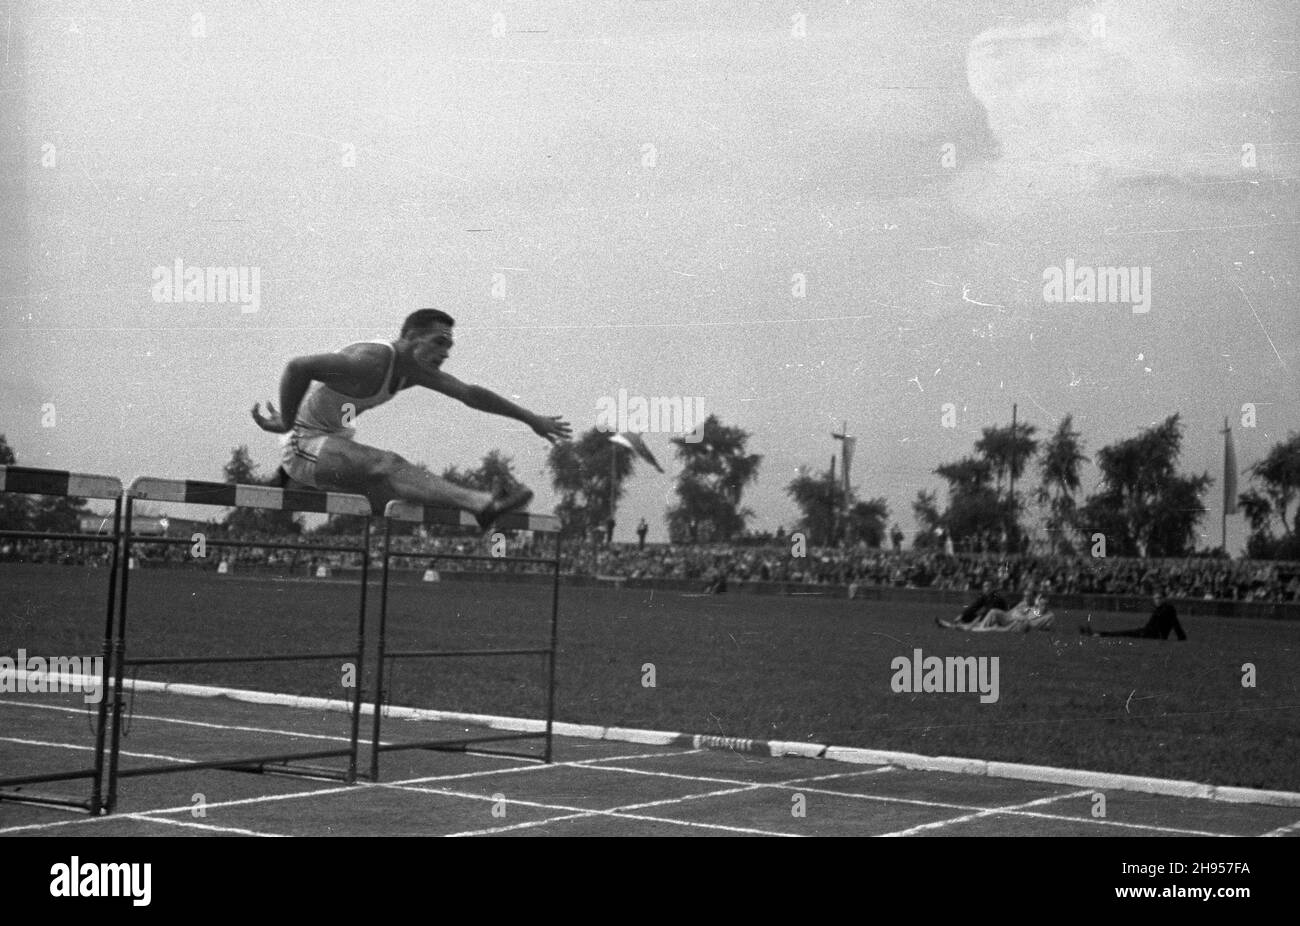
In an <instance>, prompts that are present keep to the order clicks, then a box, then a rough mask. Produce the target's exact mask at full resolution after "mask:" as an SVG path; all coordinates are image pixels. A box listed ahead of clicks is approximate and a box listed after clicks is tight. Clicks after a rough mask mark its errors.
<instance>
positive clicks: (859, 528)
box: [846, 498, 889, 550]
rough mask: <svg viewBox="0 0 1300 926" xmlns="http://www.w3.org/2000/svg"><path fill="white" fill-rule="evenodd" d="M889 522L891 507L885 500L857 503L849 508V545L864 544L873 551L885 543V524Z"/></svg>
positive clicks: (878, 499) (875, 499)
mask: <svg viewBox="0 0 1300 926" xmlns="http://www.w3.org/2000/svg"><path fill="white" fill-rule="evenodd" d="M888 520H889V505H888V504H886V502H885V500H884V499H883V498H873V499H869V500H867V501H856V502H854V503H853V504H852V505H850V506H849V524H848V532H847V533H848V536H847V538H846V539H847V540H848V542H849V543H859V542H864V543H866V545H867V546H868V547H870V548H871V549H873V550H878V549H880V547H881V545H882V544H883V543H884V542H885V523H886V522H887V521H888Z"/></svg>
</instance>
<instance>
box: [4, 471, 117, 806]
mask: <svg viewBox="0 0 1300 926" xmlns="http://www.w3.org/2000/svg"><path fill="white" fill-rule="evenodd" d="M0 493H14V494H19V495H53V496H73V497H77V498H96V499H111V500H112V502H113V531H112V533H109V534H63V533H57V532H49V531H46V532H41V531H8V530H0V539H10V540H70V541H75V542H77V543H108V544H112V548H113V551H112V554H111V560H110V564H109V570H108V605H107V608H106V614H105V617H104V642H103V648H102V659H101V661H100V667H101V668H100V677H99V706H98V715H99V716H98V721H97V723H96V724H95V750H94V751H95V756H94V764H93V765H92V766H91V767H90V768H82V769H72V770H66V771H57V772H45V773H38V774H33V775H16V776H10V777H6V778H0V801H12V802H16V803H24V804H42V805H47V806H54V807H62V808H65V809H69V810H85V811H87V812H88V813H91V814H94V815H98V814H99V813H100V811H101V809H102V808H103V807H104V799H103V798H104V730H105V727H106V723H105V721H106V718H107V711H108V679H109V673H110V667H111V666H112V663H113V616H114V613H113V608H114V603H115V601H116V600H117V594H116V593H117V570H118V558H119V554H120V550H121V544H120V540H121V536H122V534H121V527H122V483H121V482H120V481H118V480H117V479H114V478H112V477H110V476H89V475H85V474H83V473H69V472H64V471H61V470H50V469H34V468H32V467H29V466H0ZM83 778H89V779H90V782H91V785H90V797H89V798H88V799H85V800H81V799H77V798H72V797H62V796H57V795H52V794H44V793H36V792H26V791H10V790H7V789H9V788H21V787H23V786H26V785H32V784H46V783H48V782H54V781H75V780H78V779H83Z"/></svg>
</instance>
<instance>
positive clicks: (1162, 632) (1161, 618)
mask: <svg viewBox="0 0 1300 926" xmlns="http://www.w3.org/2000/svg"><path fill="white" fill-rule="evenodd" d="M1151 603H1152V604H1153V605H1155V608H1154V609H1152V611H1151V617H1150V618H1149V619H1148V620H1147V623H1146V626H1145V627H1137V628H1135V629H1133V630H1097V631H1094V630H1093V629H1092V615H1091V614H1090V615H1088V622H1087V623H1086V624H1083V625H1082V626H1080V627H1079V633H1081V634H1083V635H1084V636H1093V635H1094V634H1095V635H1096V636H1099V637H1137V638H1139V639H1144V640H1167V639H1169V634H1171V633H1172V634H1175V635H1176V636H1177V637H1178V639H1179V640H1186V639H1187V633H1186V632H1185V631H1184V630H1183V625H1182V624H1180V623H1178V612H1177V611H1176V610H1174V606H1173V605H1172V604H1170V603H1169V600H1168V598H1166V597H1165V590H1164V589H1162V588H1157V589H1156V590H1155V592H1154V593H1153V594H1152V595H1151Z"/></svg>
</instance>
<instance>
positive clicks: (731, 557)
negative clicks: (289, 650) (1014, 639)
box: [0, 534, 1300, 602]
mask: <svg viewBox="0 0 1300 926" xmlns="http://www.w3.org/2000/svg"><path fill="white" fill-rule="evenodd" d="M506 537H507V539H506V540H505V547H504V549H501V548H498V549H499V550H500V551H501V552H503V553H504V554H505V555H508V556H523V557H529V556H532V557H538V558H543V559H545V558H548V557H549V556H551V555H552V553H551V551H552V549H553V547H552V546H551V543H552V542H551V540H550V539H548V538H547V537H543V536H538V537H536V538H530V537H524V538H516V537H513V536H510V535H506ZM231 539H235V538H231ZM238 539H240V540H241V542H243V543H247V544H248V545H247V546H241V547H238V548H231V547H215V546H214V547H210V548H209V549H208V551H207V555H206V556H205V557H204V558H203V559H202V560H201V561H199V560H195V559H194V558H193V557H192V556H191V545H190V544H188V543H173V544H155V543H147V542H145V543H141V544H139V545H137V546H136V547H135V550H134V554H133V555H134V556H135V557H136V560H137V563H136V565H137V566H138V567H142V568H154V567H167V566H173V567H179V566H183V565H185V564H192V565H198V566H200V567H201V568H209V569H214V570H215V569H216V568H218V565H219V564H220V563H221V562H222V561H225V562H226V563H227V564H228V566H230V567H232V568H234V569H235V570H239V569H241V568H248V567H251V566H256V567H261V568H270V569H274V570H283V571H285V572H288V573H289V574H294V573H295V572H297V573H300V574H304V575H309V574H314V573H315V571H316V570H317V568H318V567H320V566H325V567H327V568H329V569H331V570H332V569H338V568H355V567H359V566H360V565H361V555H360V554H359V553H349V552H341V551H324V550H317V549H314V548H313V547H314V546H321V545H324V546H360V544H361V538H360V537H359V536H316V537H308V538H301V537H291V538H286V537H271V536H269V535H260V534H257V535H250V536H246V537H241V538H238ZM259 541H260V542H262V543H266V544H270V543H277V542H287V543H292V544H294V548H293V549H273V548H269V547H266V546H258V542H259ZM380 543H381V540H380V539H379V538H378V537H372V547H371V549H372V556H371V563H372V565H374V566H378V565H380V557H379V552H378V551H379V548H380V546H379V545H380ZM393 547H394V550H395V551H396V552H397V553H398V555H397V556H395V557H393V559H392V563H391V565H392V568H395V569H418V570H423V569H438V570H442V571H456V570H477V571H506V570H509V571H516V572H518V571H526V572H547V571H549V568H550V567H549V566H548V565H547V564H545V563H534V564H513V563H497V562H493V561H492V560H491V559H490V558H489V559H484V560H459V561H455V560H447V559H443V558H441V557H443V556H445V555H447V554H461V555H477V556H490V555H491V553H492V546H491V541H490V540H488V541H485V540H480V539H476V538H467V537H454V536H431V537H419V536H405V537H395V538H393ZM110 553H111V551H110V549H109V547H108V545H107V544H103V543H79V542H76V541H69V540H57V541H43V540H14V539H8V538H4V539H0V563H12V562H23V563H45V564H56V565H57V564H62V565H84V566H107V565H108V563H109V561H110ZM561 572H562V573H564V574H567V575H582V576H597V577H601V578H610V579H676V580H686V581H698V582H700V583H701V586H702V587H703V586H709V587H712V588H714V589H715V590H722V589H723V588H725V587H726V585H727V584H728V583H731V584H733V585H734V584H736V583H745V582H782V583H796V584H803V585H814V586H815V585H838V586H855V587H857V588H864V587H872V586H875V587H880V586H892V587H896V588H940V589H953V590H958V591H969V590H973V589H978V588H980V587H981V585H982V583H983V582H984V581H985V580H990V581H992V582H994V584H995V585H996V586H998V587H1013V588H1019V587H1025V586H1026V585H1030V584H1032V585H1033V586H1034V587H1041V588H1046V589H1050V590H1051V592H1052V594H1102V595H1145V594H1149V593H1150V592H1151V590H1152V589H1154V588H1157V587H1163V588H1166V589H1168V593H1169V595H1170V596H1171V597H1173V598H1183V599H1189V598H1195V599H1220V600H1233V601H1262V602H1292V601H1300V564H1297V563H1276V562H1268V561H1262V560H1229V559H1224V558H1208V557H1191V558H1187V559H1179V560H1139V559H1124V558H1115V557H1107V558H1088V557H1059V556H1035V555H1010V554H1006V555H1004V554H994V553H958V554H955V555H952V554H946V553H942V552H936V551H897V552H894V551H885V550H874V549H868V548H866V547H858V548H854V549H843V548H833V549H832V548H826V549H819V548H812V547H810V548H808V549H807V551H806V555H803V556H797V555H794V554H793V551H792V547H791V546H790V545H784V546H769V547H753V546H739V545H707V546H673V545H651V546H646V547H644V548H639V547H638V546H637V545H634V544H629V545H619V544H613V545H609V544H600V543H594V542H591V541H585V542H581V543H579V542H566V543H565V545H564V546H563V548H562V556H561Z"/></svg>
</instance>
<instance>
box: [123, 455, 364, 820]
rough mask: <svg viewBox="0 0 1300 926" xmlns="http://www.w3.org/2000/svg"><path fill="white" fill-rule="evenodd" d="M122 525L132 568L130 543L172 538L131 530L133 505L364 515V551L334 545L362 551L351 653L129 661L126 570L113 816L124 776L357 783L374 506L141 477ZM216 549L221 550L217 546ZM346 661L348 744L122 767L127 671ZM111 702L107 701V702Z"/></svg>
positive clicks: (351, 498) (320, 495)
mask: <svg viewBox="0 0 1300 926" xmlns="http://www.w3.org/2000/svg"><path fill="white" fill-rule="evenodd" d="M124 499H125V504H124V526H123V529H122V544H121V546H122V551H123V555H122V561H123V563H129V561H130V554H131V547H132V544H150V543H170V542H172V541H171V540H170V539H168V538H153V537H138V536H135V535H133V534H132V533H131V517H132V511H133V508H134V504H135V502H136V500H149V501H160V502H176V503H183V504H189V505H212V506H216V507H225V508H266V509H272V510H278V511H308V512H317V513H323V514H351V515H360V516H362V517H364V518H366V521H365V527H364V531H363V535H362V542H361V545H360V546H351V547H350V546H331V547H329V548H328V549H329V550H332V551H335V552H348V553H358V554H360V555H361V558H362V559H361V600H360V605H359V607H358V611H357V638H356V648H355V650H350V651H330V652H318V653H276V654H258V655H244V656H194V657H190V656H151V657H128V656H127V650H126V639H127V637H126V620H127V595H128V590H129V585H130V582H129V575H130V571H129V569H126V568H123V569H122V576H121V594H120V603H119V606H118V609H117V633H116V636H115V639H114V647H115V650H116V659H115V665H116V669H117V676H116V684H115V686H114V688H113V701H114V703H113V710H112V725H111V739H110V746H109V751H108V795H107V800H106V802H105V806H106V809H107V811H108V812H109V813H112V812H113V810H114V809H116V805H117V783H118V780H119V779H122V778H134V777H139V776H143V775H165V774H174V773H176V772H188V771H195V770H198V769H225V770H229V771H243V772H257V773H274V774H281V775H297V776H300V777H309V778H321V777H331V778H337V779H338V780H341V781H344V782H347V783H348V784H352V783H354V782H355V781H356V778H357V754H358V743H359V740H360V729H361V691H362V688H363V685H362V680H363V678H364V676H363V672H362V667H363V665H364V658H365V647H366V591H367V584H368V581H369V576H370V572H369V569H370V520H369V519H370V515H371V509H370V502H369V501H368V500H367V499H366V498H365V497H364V496H361V495H349V494H346V493H339V492H317V491H305V490H293V489H280V488H275V487H272V486H254V485H233V484H228V483H220V482H200V481H195V480H188V479H156V478H150V477H142V478H140V479H137V480H135V482H133V483H132V484H131V487H130V488H129V489H128V490H127V491H126V493H125V495H124ZM214 545H217V544H216V543H215V542H214ZM219 545H220V546H242V547H267V546H274V547H276V548H277V549H286V548H297V549H302V550H321V551H324V550H326V549H327V548H325V547H316V546H313V545H309V544H300V545H299V544H278V543H277V544H265V543H260V542H258V541H225V542H221V543H220V544H219ZM338 658H347V659H349V660H354V661H355V665H356V678H357V685H356V688H355V690H354V692H353V701H352V711H351V728H350V733H349V738H348V745H347V746H346V747H338V748H333V749H318V750H312V751H310V752H293V753H276V754H273V755H256V756H235V757H227V758H220V759H204V760H198V761H186V762H183V763H168V764H159V765H144V766H135V767H132V768H128V769H123V768H120V767H119V761H118V760H119V757H120V753H121V738H122V722H121V721H122V716H123V713H124V711H123V705H122V693H123V691H124V690H125V684H124V682H125V679H124V674H125V671H126V667H127V666H146V665H201V664H210V663H229V662H293V661H308V660H320V659H338ZM106 700H107V699H106ZM324 758H346V759H347V760H348V763H347V768H346V770H343V769H322V768H319V767H308V766H295V765H293V764H291V763H294V762H295V761H301V760H305V759H324Z"/></svg>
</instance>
